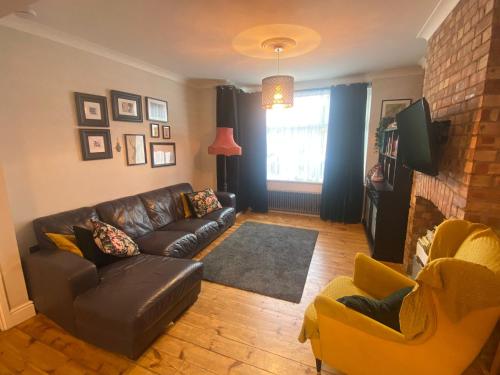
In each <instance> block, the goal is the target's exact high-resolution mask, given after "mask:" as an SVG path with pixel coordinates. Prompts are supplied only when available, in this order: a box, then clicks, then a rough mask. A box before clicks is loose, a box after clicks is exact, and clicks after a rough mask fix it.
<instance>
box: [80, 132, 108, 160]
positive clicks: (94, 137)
mask: <svg viewBox="0 0 500 375" xmlns="http://www.w3.org/2000/svg"><path fill="white" fill-rule="evenodd" d="M80 144H81V146H82V157H83V160H99V159H112V158H113V150H112V148H111V134H110V132H109V130H107V129H106V130H105V129H80Z"/></svg>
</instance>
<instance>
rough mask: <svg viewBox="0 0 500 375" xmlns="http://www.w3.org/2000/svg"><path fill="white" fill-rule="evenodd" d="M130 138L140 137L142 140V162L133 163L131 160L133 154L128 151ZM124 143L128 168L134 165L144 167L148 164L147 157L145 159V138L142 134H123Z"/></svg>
mask: <svg viewBox="0 0 500 375" xmlns="http://www.w3.org/2000/svg"><path fill="white" fill-rule="evenodd" d="M131 137H135V138H137V137H141V138H142V155H144V160H143V161H140V162H137V161H136V162H133V161H131V159H133V152H132V150H129V142H128V140H129V138H131ZM123 138H124V142H125V155H126V158H127V165H128V166H134V165H145V164H147V163H148V157H147V152H146V136H145V135H144V134H124V135H123Z"/></svg>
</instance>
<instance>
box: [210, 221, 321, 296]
mask: <svg viewBox="0 0 500 375" xmlns="http://www.w3.org/2000/svg"><path fill="white" fill-rule="evenodd" d="M317 237H318V232H317V231H314V230H308V229H300V228H292V227H285V226H281V225H270V224H261V223H256V222H252V221H247V222H245V223H243V224H242V225H241V226H240V227H239V228H238V229H237V230H236V231H235V232H234V233H233V234H232V235H230V236H229V237H228V238H226V239H225V240H224V241H223V242H222V243H221V244H220V245H219V246H217V247H216V248H215V249H214V250H212V252H211V253H210V254H208V255H207V256H206V257H205V258H203V259H202V260H201V261H202V262H203V264H204V270H203V274H204V279H205V280H208V281H212V282H215V283H218V284H223V285H227V286H231V287H234V288H238V289H243V290H248V291H251V292H255V293H259V294H263V295H265V296H270V297H274V298H279V299H283V300H285V301H290V302H295V303H299V302H300V299H301V297H302V292H303V290H304V285H305V283H306V278H307V272H308V270H309V265H310V263H311V258H312V255H313V251H314V245H315V244H316V239H317Z"/></svg>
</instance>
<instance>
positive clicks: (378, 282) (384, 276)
mask: <svg viewBox="0 0 500 375" xmlns="http://www.w3.org/2000/svg"><path fill="white" fill-rule="evenodd" d="M353 279H354V284H356V286H357V287H358V288H360V289H363V290H364V291H365V292H367V293H369V294H370V295H371V296H373V297H375V298H378V299H382V298H385V297H386V296H388V295H389V294H391V293H393V292H395V291H396V290H399V289H401V288H404V287H407V286H414V285H415V284H416V283H415V281H413V280H412V279H410V278H408V277H406V276H405V275H403V274H401V273H399V272H397V271H395V270H393V269H392V268H390V267H388V266H386V265H384V264H382V263H380V262H378V261H376V260H375V259H372V258H370V257H369V256H368V255H365V254H361V253H359V254H357V255H356V259H355V261H354V277H353Z"/></svg>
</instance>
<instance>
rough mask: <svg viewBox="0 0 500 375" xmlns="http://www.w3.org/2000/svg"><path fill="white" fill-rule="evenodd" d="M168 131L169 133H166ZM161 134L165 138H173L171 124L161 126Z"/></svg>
mask: <svg viewBox="0 0 500 375" xmlns="http://www.w3.org/2000/svg"><path fill="white" fill-rule="evenodd" d="M166 132H167V135H168V136H166V135H165V133H166ZM161 136H162V138H163V139H171V138H172V133H171V132H170V125H163V126H162V127H161Z"/></svg>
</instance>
